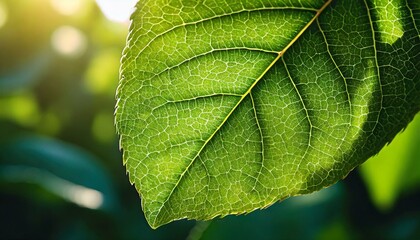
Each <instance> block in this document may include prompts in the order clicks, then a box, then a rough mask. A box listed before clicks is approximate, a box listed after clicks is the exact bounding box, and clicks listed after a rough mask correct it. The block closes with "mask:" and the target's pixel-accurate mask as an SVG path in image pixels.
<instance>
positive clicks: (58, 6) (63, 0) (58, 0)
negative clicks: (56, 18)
mask: <svg viewBox="0 0 420 240" xmlns="http://www.w3.org/2000/svg"><path fill="white" fill-rule="evenodd" d="M82 3H83V2H82V0H51V5H52V6H53V8H54V9H55V10H56V11H57V12H59V13H60V14H63V15H67V16H70V15H74V14H76V13H78V12H80V10H81V8H82Z"/></svg>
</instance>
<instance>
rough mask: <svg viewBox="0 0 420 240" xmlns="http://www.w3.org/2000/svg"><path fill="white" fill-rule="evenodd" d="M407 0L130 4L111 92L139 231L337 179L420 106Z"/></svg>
mask: <svg viewBox="0 0 420 240" xmlns="http://www.w3.org/2000/svg"><path fill="white" fill-rule="evenodd" d="M419 29H420V7H419V5H418V4H417V5H415V4H414V3H412V2H411V1H399V0H395V1H381V0H376V1H373V0H371V1H368V0H359V1H354V0H342V1H327V2H324V1H322V0H318V1H313V0H311V1H309V0H307V1H305V0H302V1H285V0H276V1H273V0H259V1H240V0H229V1H223V0H208V1H186V0H185V1H182V0H180V1H169V0H160V1H156V0H150V1H140V2H139V3H138V4H137V10H136V11H135V13H134V14H133V15H132V24H131V28H130V33H129V36H128V41H127V46H126V49H125V51H124V56H123V58H122V67H121V80H120V85H119V88H118V92H117V98H118V103H117V109H116V124H117V129H118V132H119V134H120V135H121V147H122V149H123V151H124V156H123V158H124V161H123V162H124V164H126V166H127V171H128V173H129V178H130V181H131V182H132V183H133V184H135V186H136V188H137V190H138V191H139V193H140V196H141V198H142V206H143V210H144V213H145V216H146V219H147V220H148V222H149V224H150V225H151V227H153V228H156V227H158V226H161V225H163V224H165V223H168V222H171V221H173V220H176V219H181V218H189V219H200V220H206V219H211V218H214V217H216V216H225V215H228V214H241V213H246V212H250V211H253V210H255V209H259V208H265V207H268V206H270V205H271V204H273V203H274V202H276V201H279V200H282V199H285V198H287V197H290V196H294V195H300V194H305V193H310V192H313V191H315V190H319V189H321V188H323V187H326V186H329V185H331V184H333V183H335V182H337V181H338V180H340V179H342V178H343V177H345V176H346V175H347V174H348V173H349V171H351V170H352V169H353V168H355V167H356V166H357V165H359V164H361V163H362V162H363V161H365V160H366V159H367V158H369V157H370V156H372V155H374V154H376V153H377V152H378V151H379V150H380V149H381V148H382V147H383V146H384V145H385V144H386V143H387V142H390V141H391V140H392V138H393V137H394V136H395V135H396V134H397V133H398V132H399V131H401V130H402V129H403V128H404V127H405V126H406V125H407V124H408V122H410V121H411V120H412V119H413V117H414V115H415V114H416V113H417V112H418V111H419V109H420V97H419V96H420V80H419V77H420V76H419V73H420V36H419Z"/></svg>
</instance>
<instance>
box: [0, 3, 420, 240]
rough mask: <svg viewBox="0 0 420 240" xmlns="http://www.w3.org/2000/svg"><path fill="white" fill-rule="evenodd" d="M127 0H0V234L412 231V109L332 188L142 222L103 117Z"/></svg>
mask: <svg viewBox="0 0 420 240" xmlns="http://www.w3.org/2000/svg"><path fill="white" fill-rule="evenodd" d="M134 4H135V1H133V0H119V1H116V0H97V1H94V0H0V216H1V218H0V220H1V225H0V239H267V240H268V239H420V204H419V202H420V116H419V115H417V117H416V118H415V119H414V120H413V122H411V123H410V124H409V125H408V127H407V128H406V129H405V130H404V132H403V133H400V134H398V135H397V137H396V138H395V139H394V140H393V141H392V143H391V144H390V145H388V146H386V147H385V148H384V149H383V150H382V151H381V152H380V153H379V154H378V155H376V156H374V157H373V158H371V159H370V160H368V161H367V162H366V163H365V164H363V165H362V166H361V167H359V168H357V169H356V170H355V171H353V172H351V173H350V174H349V175H348V176H347V178H346V179H345V180H342V181H340V182H338V183H337V184H335V185H333V186H332V187H329V188H326V189H323V190H321V191H319V192H316V193H313V194H310V195H304V196H298V197H293V198H289V199H287V200H284V201H283V202H280V203H275V204H274V205H273V206H271V207H269V208H268V209H265V210H262V211H255V212H253V213H250V214H247V215H241V216H228V217H224V218H216V219H214V220H212V221H208V222H195V221H191V220H181V221H176V222H173V223H170V224H168V225H165V226H162V227H160V228H158V229H157V230H152V229H151V228H150V227H149V225H148V224H147V222H146V220H145V218H144V214H143V213H142V209H141V198H139V196H138V193H137V192H136V190H135V188H134V187H132V186H131V185H130V182H129V180H128V177H127V175H126V170H125V167H124V166H123V164H122V153H121V152H120V150H119V138H118V136H117V134H116V130H115V126H114V111H115V105H116V100H115V92H116V88H117V85H118V81H119V67H120V58H121V53H122V50H123V48H124V46H125V44H126V38H127V34H128V28H129V20H128V18H129V14H130V13H131V12H132V10H133V7H134ZM390 40H392V39H390Z"/></svg>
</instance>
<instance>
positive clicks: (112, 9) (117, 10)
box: [96, 0, 137, 22]
mask: <svg viewBox="0 0 420 240" xmlns="http://www.w3.org/2000/svg"><path fill="white" fill-rule="evenodd" d="M136 2H137V0H120V1H115V0H96V3H97V4H98V6H99V8H100V9H101V11H102V12H103V14H104V15H105V17H106V18H108V19H109V20H111V21H114V22H127V21H128V20H129V18H130V15H131V13H132V12H133V11H134V5H135V3H136Z"/></svg>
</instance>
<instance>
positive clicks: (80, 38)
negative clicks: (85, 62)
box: [51, 26, 87, 57]
mask: <svg viewBox="0 0 420 240" xmlns="http://www.w3.org/2000/svg"><path fill="white" fill-rule="evenodd" d="M51 44H52V46H53V48H54V50H56V51H57V52H58V53H60V54H62V55H65V56H68V57H80V56H81V55H82V54H83V53H84V52H85V51H86V49H87V39H86V36H85V35H84V34H83V33H82V32H81V31H80V30H79V29H77V28H74V27H72V26H61V27H59V28H58V29H57V30H55V31H54V33H53V34H52V36H51Z"/></svg>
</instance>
